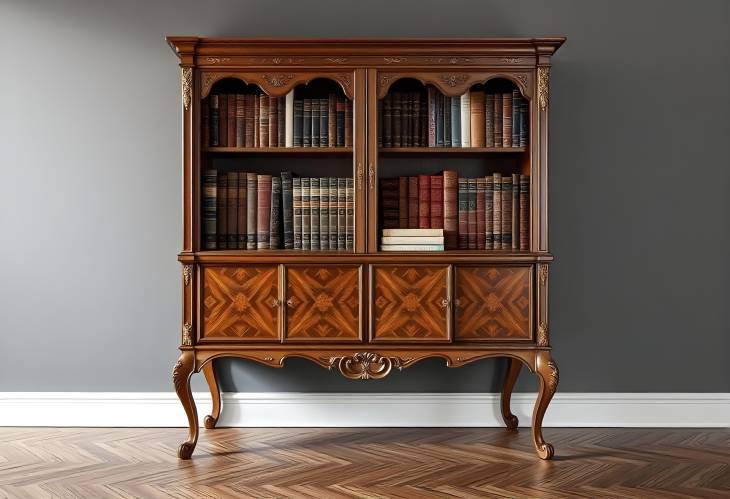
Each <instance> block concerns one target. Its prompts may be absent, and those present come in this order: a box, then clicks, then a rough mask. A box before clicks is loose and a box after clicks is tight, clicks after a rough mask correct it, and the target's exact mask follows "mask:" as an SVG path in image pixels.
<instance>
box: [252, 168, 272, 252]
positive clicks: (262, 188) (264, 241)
mask: <svg viewBox="0 0 730 499" xmlns="http://www.w3.org/2000/svg"><path fill="white" fill-rule="evenodd" d="M257 189H258V192H257V206H256V215H257V216H256V248H257V249H269V235H270V232H269V229H270V224H271V220H270V219H271V175H258V178H257Z"/></svg>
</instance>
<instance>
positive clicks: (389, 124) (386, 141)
mask: <svg viewBox="0 0 730 499" xmlns="http://www.w3.org/2000/svg"><path fill="white" fill-rule="evenodd" d="M392 100H393V96H392V95H390V94H387V95H386V96H385V97H383V130H382V134H383V147H393V112H392V110H391V102H392Z"/></svg>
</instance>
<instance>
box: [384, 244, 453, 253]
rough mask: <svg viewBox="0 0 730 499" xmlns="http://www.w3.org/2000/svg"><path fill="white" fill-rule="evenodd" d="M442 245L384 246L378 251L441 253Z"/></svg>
mask: <svg viewBox="0 0 730 499" xmlns="http://www.w3.org/2000/svg"><path fill="white" fill-rule="evenodd" d="M443 250H444V245H443V244H384V245H382V246H380V251H443Z"/></svg>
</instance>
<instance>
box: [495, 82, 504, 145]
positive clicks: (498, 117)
mask: <svg viewBox="0 0 730 499" xmlns="http://www.w3.org/2000/svg"><path fill="white" fill-rule="evenodd" d="M494 147H502V94H500V93H497V94H494Z"/></svg>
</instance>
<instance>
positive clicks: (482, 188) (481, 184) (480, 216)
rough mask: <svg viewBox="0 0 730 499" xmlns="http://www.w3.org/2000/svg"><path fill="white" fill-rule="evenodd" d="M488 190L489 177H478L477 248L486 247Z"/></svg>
mask: <svg viewBox="0 0 730 499" xmlns="http://www.w3.org/2000/svg"><path fill="white" fill-rule="evenodd" d="M486 190H487V179H486V177H478V178H477V210H476V211H477V230H476V243H477V249H485V239H486V238H485V237H484V235H485V234H486V230H487V227H486V206H485V203H484V201H485V196H484V194H485V192H486Z"/></svg>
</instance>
